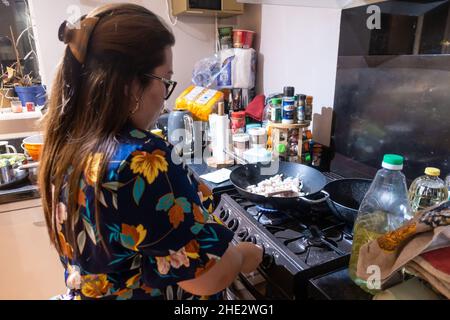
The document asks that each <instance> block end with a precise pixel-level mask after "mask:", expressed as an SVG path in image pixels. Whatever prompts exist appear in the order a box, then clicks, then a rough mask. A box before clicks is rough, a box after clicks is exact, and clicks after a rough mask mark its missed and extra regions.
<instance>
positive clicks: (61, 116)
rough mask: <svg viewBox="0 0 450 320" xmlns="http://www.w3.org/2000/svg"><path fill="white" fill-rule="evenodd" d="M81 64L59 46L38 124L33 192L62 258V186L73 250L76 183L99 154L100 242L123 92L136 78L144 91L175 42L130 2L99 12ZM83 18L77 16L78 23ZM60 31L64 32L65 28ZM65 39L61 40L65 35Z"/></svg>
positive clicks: (124, 106) (123, 115) (125, 111)
mask: <svg viewBox="0 0 450 320" xmlns="http://www.w3.org/2000/svg"><path fill="white" fill-rule="evenodd" d="M89 17H96V18H98V22H97V23H96V25H95V28H94V29H93V31H92V33H91V34H90V39H87V42H86V43H85V44H84V45H85V46H86V47H87V53H86V56H85V60H84V61H82V62H83V63H81V62H80V61H79V59H77V58H76V57H78V55H77V54H76V53H75V54H74V52H73V50H71V48H70V47H69V46H67V47H66V50H65V54H64V57H63V60H62V62H61V63H60V65H59V66H58V69H57V73H56V77H55V80H54V82H53V85H52V90H51V96H50V100H49V109H48V112H47V114H46V115H45V118H44V120H43V124H44V134H45V141H44V148H43V151H42V157H41V161H40V173H39V186H40V191H41V196H42V202H43V207H44V213H45V219H46V223H47V228H48V233H49V235H50V239H51V242H52V243H53V244H54V245H55V247H56V249H57V250H58V252H59V253H60V254H61V255H62V254H63V252H64V248H62V245H61V243H60V241H59V235H58V229H57V218H56V215H57V213H56V211H57V207H58V203H59V202H60V201H59V200H60V196H61V192H62V189H63V187H65V190H66V191H67V192H66V196H67V199H66V202H67V220H66V222H65V233H66V235H67V239H66V240H67V242H68V243H69V244H70V245H71V246H72V248H73V250H74V253H75V254H76V252H77V248H78V246H77V241H76V239H75V231H74V230H75V224H76V220H77V219H76V216H77V214H76V213H77V210H78V205H77V203H78V194H79V191H80V190H79V189H80V179H81V177H82V175H83V173H84V170H85V168H86V167H87V166H89V162H90V161H92V160H89V159H92V155H94V154H101V164H100V166H99V168H100V169H99V170H98V179H97V181H96V183H95V193H96V195H97V196H96V201H95V224H96V226H97V234H98V236H99V239H100V241H101V243H102V244H103V246H104V242H103V240H102V238H101V234H100V227H99V226H100V224H99V201H98V199H99V197H98V195H99V190H100V188H101V187H100V186H101V181H102V178H103V177H104V175H105V172H106V170H107V167H108V162H109V160H110V159H111V158H112V156H113V154H114V152H115V151H116V148H117V144H118V142H117V140H116V136H117V134H118V133H119V132H120V130H121V129H122V128H123V126H124V125H125V124H126V122H127V119H128V116H129V113H130V109H129V102H130V98H129V97H128V96H127V94H126V88H127V86H128V85H130V84H131V83H132V81H133V80H135V79H138V80H139V81H140V83H141V84H142V86H146V85H148V81H151V80H147V79H145V77H144V74H145V73H149V72H152V71H153V69H155V68H156V67H158V66H160V65H162V64H164V62H165V61H164V59H165V53H164V50H165V48H166V47H168V46H172V45H173V44H174V43H175V39H174V36H173V34H172V33H171V31H170V30H169V29H168V28H167V27H166V26H165V25H164V23H163V22H161V20H160V19H159V18H158V16H156V15H155V14H153V13H152V12H151V11H149V10H147V9H145V8H143V7H141V6H138V5H132V4H111V5H105V6H102V7H99V8H97V9H95V10H94V11H92V12H91V13H90V14H89V15H87V17H85V18H84V19H86V18H89ZM82 19H83V18H82ZM63 33H65V34H66V33H70V29H68V30H66V28H64V30H63ZM65 36H66V37H67V34H66V35H65Z"/></svg>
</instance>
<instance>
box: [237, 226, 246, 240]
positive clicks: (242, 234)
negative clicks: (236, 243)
mask: <svg viewBox="0 0 450 320" xmlns="http://www.w3.org/2000/svg"><path fill="white" fill-rule="evenodd" d="M237 236H238V238H239V239H240V240H244V239H245V238H247V237H248V229H247V228H245V229H241V230H240V231H239V232H238V234H237Z"/></svg>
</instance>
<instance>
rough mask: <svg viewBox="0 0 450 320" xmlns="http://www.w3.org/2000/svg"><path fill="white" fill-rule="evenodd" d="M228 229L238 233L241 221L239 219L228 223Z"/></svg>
mask: <svg viewBox="0 0 450 320" xmlns="http://www.w3.org/2000/svg"><path fill="white" fill-rule="evenodd" d="M228 228H230V230H231V231H236V230H237V229H238V228H239V221H238V219H233V220H231V221H230V223H228Z"/></svg>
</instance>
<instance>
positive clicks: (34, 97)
mask: <svg viewBox="0 0 450 320" xmlns="http://www.w3.org/2000/svg"><path fill="white" fill-rule="evenodd" d="M15 91H16V94H17V96H18V97H19V99H20V101H21V102H22V106H24V107H25V106H26V104H27V102H33V103H34V104H35V105H37V106H42V105H44V104H45V102H46V90H45V87H44V86H40V85H39V86H31V87H15Z"/></svg>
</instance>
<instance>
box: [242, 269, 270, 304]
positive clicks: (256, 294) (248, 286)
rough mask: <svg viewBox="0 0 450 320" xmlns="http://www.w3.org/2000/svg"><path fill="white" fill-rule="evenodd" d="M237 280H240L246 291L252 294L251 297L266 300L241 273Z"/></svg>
mask: <svg viewBox="0 0 450 320" xmlns="http://www.w3.org/2000/svg"><path fill="white" fill-rule="evenodd" d="M239 280H241V282H242V284H243V286H244V287H245V289H247V290H248V292H250V293H251V294H252V295H253V297H255V299H256V300H268V299H267V298H266V297H265V296H264V295H262V294H261V293H260V292H259V291H258V290H256V289H255V287H253V286H252V284H251V283H250V281H248V280H247V278H246V277H245V276H244V275H243V274H242V273H240V274H239Z"/></svg>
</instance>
